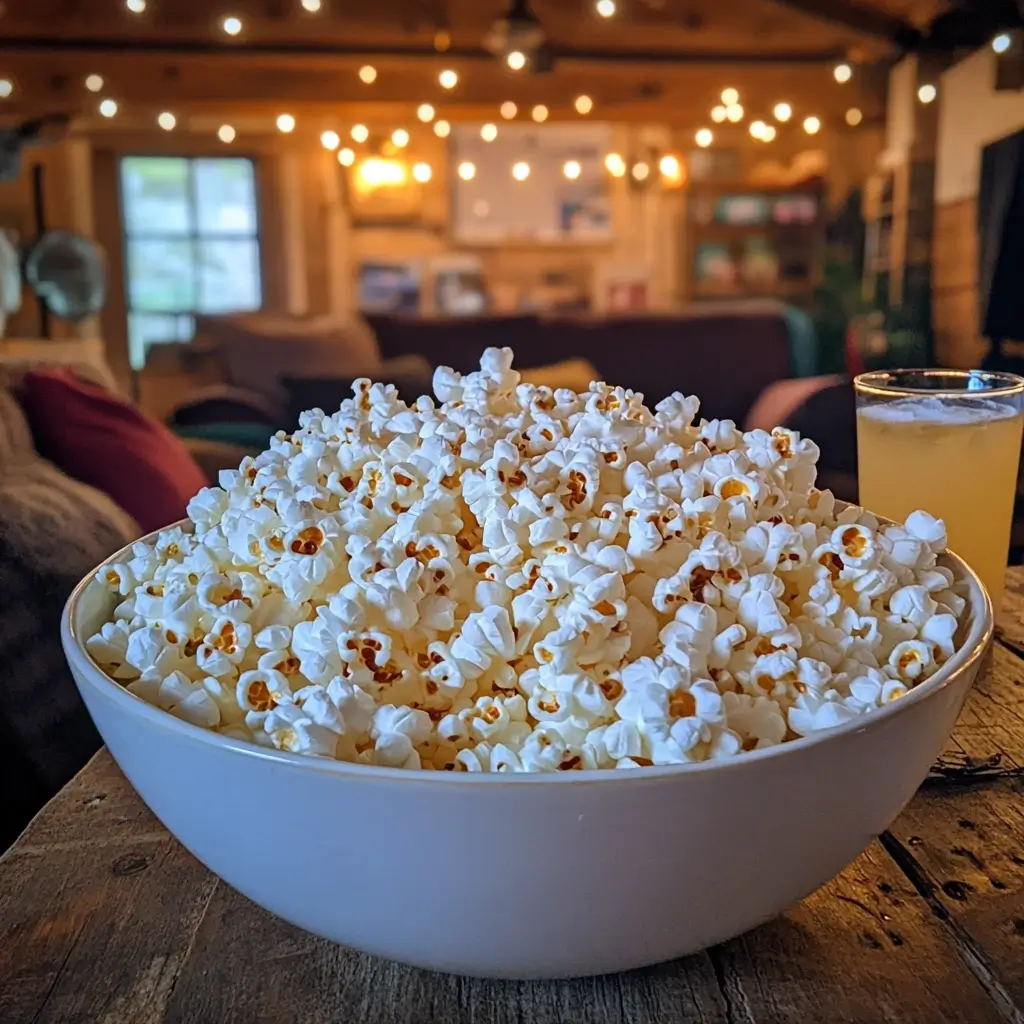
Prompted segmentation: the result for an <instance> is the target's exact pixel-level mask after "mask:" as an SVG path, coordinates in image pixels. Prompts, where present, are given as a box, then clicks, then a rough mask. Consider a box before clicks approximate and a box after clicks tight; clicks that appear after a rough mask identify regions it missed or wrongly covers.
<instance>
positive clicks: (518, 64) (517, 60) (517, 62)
mask: <svg viewBox="0 0 1024 1024" xmlns="http://www.w3.org/2000/svg"><path fill="white" fill-rule="evenodd" d="M505 63H506V64H507V65H508V66H509V67H510V68H511V69H512V70H513V71H522V70H523V68H525V67H526V54H525V53H523V51H522V50H510V51H509V54H508V56H507V57H506V58H505Z"/></svg>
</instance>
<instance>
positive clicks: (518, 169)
mask: <svg viewBox="0 0 1024 1024" xmlns="http://www.w3.org/2000/svg"><path fill="white" fill-rule="evenodd" d="M529 176H530V165H529V164H528V163H527V162H526V161H525V160H520V161H519V162H518V163H515V164H513V165H512V177H513V178H515V179H516V181H526V179H527V178H528V177H529Z"/></svg>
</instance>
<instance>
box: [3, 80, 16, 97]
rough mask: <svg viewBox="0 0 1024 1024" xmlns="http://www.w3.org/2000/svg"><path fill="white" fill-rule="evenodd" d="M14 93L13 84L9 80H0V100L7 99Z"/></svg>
mask: <svg viewBox="0 0 1024 1024" xmlns="http://www.w3.org/2000/svg"><path fill="white" fill-rule="evenodd" d="M12 92H14V83H13V82H11V80H10V79H9V78H0V100H5V99H7V97H8V96H10V95H11V93H12Z"/></svg>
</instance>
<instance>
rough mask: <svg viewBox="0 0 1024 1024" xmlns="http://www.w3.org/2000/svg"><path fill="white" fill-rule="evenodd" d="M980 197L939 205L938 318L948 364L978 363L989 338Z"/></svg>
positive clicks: (935, 245)
mask: <svg viewBox="0 0 1024 1024" xmlns="http://www.w3.org/2000/svg"><path fill="white" fill-rule="evenodd" d="M976 215H977V200H976V199H975V198H974V197H973V196H971V197H969V198H967V199H960V200H957V201H956V202H954V203H947V204H945V205H941V206H936V208H935V223H934V235H933V242H932V318H933V323H934V325H935V350H936V356H937V358H938V361H939V362H940V363H941V364H942V365H943V366H955V367H964V368H967V367H975V366H978V365H979V364H980V363H981V360H982V358H983V357H984V355H985V352H986V349H987V342H985V340H984V339H983V338H982V337H981V333H980V326H979V323H978V229H977V219H976Z"/></svg>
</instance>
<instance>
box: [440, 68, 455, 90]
mask: <svg viewBox="0 0 1024 1024" xmlns="http://www.w3.org/2000/svg"><path fill="white" fill-rule="evenodd" d="M437 80H438V81H439V82H440V83H441V88H442V89H454V88H455V86H457V85H458V84H459V76H458V74H456V72H454V71H452V69H451V68H446V69H445V70H444V71H442V72H441V74H439V75H438V76H437Z"/></svg>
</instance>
